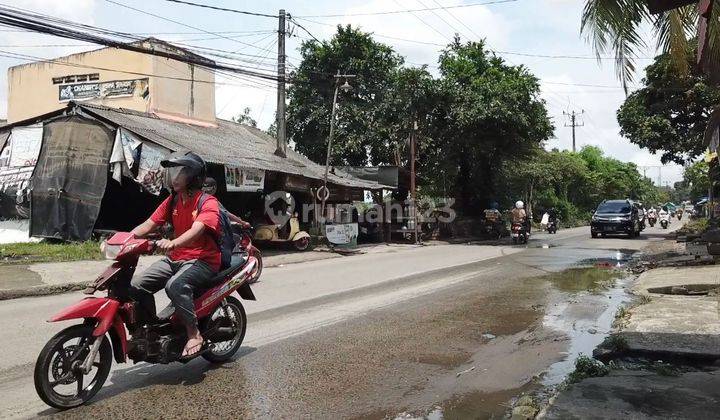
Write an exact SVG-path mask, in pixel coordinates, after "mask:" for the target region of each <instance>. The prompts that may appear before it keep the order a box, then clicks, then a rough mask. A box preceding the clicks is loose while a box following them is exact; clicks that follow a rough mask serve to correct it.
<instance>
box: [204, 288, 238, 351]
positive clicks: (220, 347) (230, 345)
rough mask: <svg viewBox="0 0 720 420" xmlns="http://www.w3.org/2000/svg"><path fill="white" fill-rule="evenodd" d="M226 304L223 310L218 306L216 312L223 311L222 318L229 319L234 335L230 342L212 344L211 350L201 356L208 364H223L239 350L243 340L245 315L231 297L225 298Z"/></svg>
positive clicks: (235, 300) (236, 301)
mask: <svg viewBox="0 0 720 420" xmlns="http://www.w3.org/2000/svg"><path fill="white" fill-rule="evenodd" d="M226 303H227V305H226V306H225V307H224V308H223V307H222V306H220V307H218V309H217V310H216V311H225V313H224V316H229V317H230V318H231V320H232V323H233V328H235V329H236V334H235V337H233V339H232V340H228V341H223V342H220V343H214V344H213V348H212V349H210V350H208V351H207V352H205V353H203V354H202V357H203V358H204V359H205V360H207V361H208V362H210V363H224V362H227V361H228V360H230V359H232V358H233V356H235V353H237V351H238V350H240V346H241V345H242V342H243V339H245V330H246V329H247V315H245V309H244V308H243V306H242V303H240V301H239V300H237V299H236V298H234V297H232V296H228V297H227V298H226ZM216 313H217V312H216ZM214 315H215V314H213V316H214Z"/></svg>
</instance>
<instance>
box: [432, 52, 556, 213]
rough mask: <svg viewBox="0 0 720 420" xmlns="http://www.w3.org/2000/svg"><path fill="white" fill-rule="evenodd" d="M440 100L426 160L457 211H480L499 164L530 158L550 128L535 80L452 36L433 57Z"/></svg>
mask: <svg viewBox="0 0 720 420" xmlns="http://www.w3.org/2000/svg"><path fill="white" fill-rule="evenodd" d="M440 73H441V77H440V80H439V81H438V89H439V93H438V96H439V99H438V105H437V107H438V108H437V109H438V112H436V114H435V115H434V119H433V129H432V132H431V133H428V134H429V136H430V137H432V138H433V139H434V141H433V142H432V143H431V144H429V145H427V147H426V149H433V150H435V151H437V152H436V154H435V155H434V156H433V159H432V162H431V163H430V165H433V169H434V171H435V172H434V173H433V175H434V179H436V180H439V181H442V182H443V183H445V184H446V185H450V186H451V193H452V195H453V196H454V197H456V199H457V200H458V202H459V206H458V207H459V208H461V209H464V210H468V211H473V212H476V211H479V210H480V209H482V208H483V207H484V206H486V205H487V202H488V201H489V200H491V199H493V198H494V197H496V196H497V195H498V192H497V191H496V189H495V184H496V178H497V175H498V173H499V172H500V171H501V169H502V167H503V164H504V162H506V161H507V160H511V159H516V160H521V159H523V158H526V157H529V156H530V155H531V154H532V153H533V151H535V150H536V149H537V148H538V147H539V146H540V145H541V144H542V142H544V141H545V140H547V139H548V138H549V137H550V136H551V135H552V132H553V126H552V123H551V122H550V119H549V118H548V115H547V109H546V108H545V102H544V101H543V100H542V99H541V98H540V87H539V83H538V79H537V78H536V77H535V76H533V75H532V74H531V73H530V72H529V71H528V70H527V69H526V68H525V67H524V66H510V65H507V64H506V63H505V62H504V61H503V60H502V59H501V58H499V57H497V56H495V55H494V54H489V53H488V52H487V51H486V50H485V47H484V43H483V42H468V43H466V44H461V43H460V42H459V40H458V39H456V40H455V42H453V43H452V44H450V45H449V46H448V47H447V48H446V49H445V50H444V51H443V52H442V53H441V55H440Z"/></svg>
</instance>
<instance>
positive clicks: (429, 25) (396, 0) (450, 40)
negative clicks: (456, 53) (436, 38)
mask: <svg viewBox="0 0 720 420" xmlns="http://www.w3.org/2000/svg"><path fill="white" fill-rule="evenodd" d="M393 1H394V2H395V3H396V4H397V5H398V6H402V4H400V2H399V1H398V0H393ZM408 12H409V13H411V14H412V15H413V16H415V18H416V19H417V20H419V21H420V23H422V24H423V25H425V26H427V27H428V28H430V29H432V30H433V31H435V32H436V33H437V34H439V35H440V36H441V37H443V38H445V39H447V40H448V41H449V42H452V39H450V38H448V37H447V36H446V35H445V34H443V33H442V32H440V31H439V30H437V29H436V28H435V27H434V26H432V25H431V24H429V23H427V22H425V20H424V19H423V18H421V17H420V16H418V15H417V14H416V13H415V12H414V11H411V10H408Z"/></svg>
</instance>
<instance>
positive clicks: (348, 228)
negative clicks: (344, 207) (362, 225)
mask: <svg viewBox="0 0 720 420" xmlns="http://www.w3.org/2000/svg"><path fill="white" fill-rule="evenodd" d="M325 237H326V238H327V240H328V241H330V243H332V244H335V245H349V244H357V237H358V224H357V223H344V224H339V225H325Z"/></svg>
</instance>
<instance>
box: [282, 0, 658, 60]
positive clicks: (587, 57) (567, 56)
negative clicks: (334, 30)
mask: <svg viewBox="0 0 720 420" xmlns="http://www.w3.org/2000/svg"><path fill="white" fill-rule="evenodd" d="M447 7H450V6H446V8H447ZM294 19H300V20H303V21H305V22H308V23H314V24H316V25H322V26H331V27H335V26H336V25H335V24H332V23H325V22H318V21H315V20H311V19H306V18H304V17H299V16H294ZM461 23H462V22H461ZM370 34H371V35H373V36H376V37H378V38H385V39H391V40H395V41H402V42H409V43H413V44H420V45H430V46H435V47H447V44H446V43H445V44H443V43H439V42H433V41H425V40H418V39H409V38H401V37H396V36H391V35H385V34H381V33H377V32H371V33H370ZM474 35H476V36H478V37H479V38H481V37H480V36H479V35H477V34H474ZM443 36H444V35H443ZM491 51H492V52H494V53H497V54H505V55H517V56H521V57H533V58H552V59H573V60H616V58H615V57H609V56H600V57H597V56H591V55H571V54H559V55H552V54H537V53H524V52H515V51H501V50H491ZM635 58H636V59H638V60H654V59H655V57H635Z"/></svg>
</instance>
